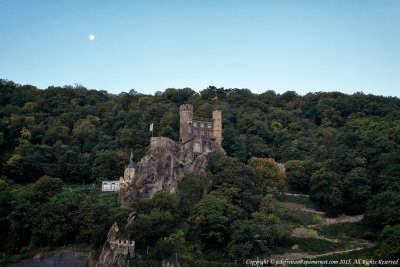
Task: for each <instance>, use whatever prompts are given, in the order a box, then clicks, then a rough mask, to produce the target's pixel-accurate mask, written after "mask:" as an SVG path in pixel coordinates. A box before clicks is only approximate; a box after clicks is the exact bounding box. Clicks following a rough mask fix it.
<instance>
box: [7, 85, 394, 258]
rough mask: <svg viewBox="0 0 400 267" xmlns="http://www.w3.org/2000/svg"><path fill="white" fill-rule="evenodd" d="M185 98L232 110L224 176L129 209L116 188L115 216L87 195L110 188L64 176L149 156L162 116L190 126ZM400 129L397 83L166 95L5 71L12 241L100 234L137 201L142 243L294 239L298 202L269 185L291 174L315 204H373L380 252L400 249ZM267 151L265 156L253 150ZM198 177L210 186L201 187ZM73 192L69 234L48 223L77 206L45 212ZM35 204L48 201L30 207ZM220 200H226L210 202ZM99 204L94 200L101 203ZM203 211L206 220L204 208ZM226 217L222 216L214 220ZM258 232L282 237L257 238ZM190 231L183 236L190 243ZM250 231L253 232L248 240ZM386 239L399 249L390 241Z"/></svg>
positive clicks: (163, 125)
mask: <svg viewBox="0 0 400 267" xmlns="http://www.w3.org/2000/svg"><path fill="white" fill-rule="evenodd" d="M184 103H189V104H192V105H193V106H194V110H195V115H197V116H200V117H211V114H210V113H211V111H212V110H214V109H219V110H221V111H222V114H223V115H222V118H223V143H222V146H223V148H224V149H225V151H226V152H227V155H228V156H227V157H226V156H221V155H220V156H218V155H215V156H214V157H213V158H212V159H211V162H210V163H209V169H210V177H211V178H212V183H211V184H206V183H205V182H202V180H201V179H200V181H198V180H196V179H191V178H187V179H186V182H185V183H186V184H185V183H183V184H182V185H181V186H182V190H181V191H180V193H179V194H178V195H177V196H168V195H167V196H165V195H162V194H161V195H158V196H157V197H158V198H159V199H160V198H161V199H164V200H163V201H157V199H156V200H151V201H150V202H149V203H147V202H141V201H138V202H135V204H134V206H133V207H131V208H128V209H127V210H124V209H122V208H120V209H119V210H117V211H116V212H113V211H112V210H115V208H116V206H115V204H112V203H111V202H110V201H109V200H107V199H105V200H101V201H98V203H103V204H102V205H103V209H104V210H107V209H110V213H107V214H108V215H107V216H108V217H102V216H103V215H104V214H103V215H102V214H101V212H99V210H101V207H97V206H96V207H94V206H87V203H88V202H90V204H91V205H96V204H94V203H93V202H95V201H94V199H97V198H99V196H96V195H91V194H87V195H85V196H79V197H78V196H74V197H73V196H71V195H70V194H72V193H69V192H64V191H63V190H62V188H61V185H62V182H64V184H81V183H82V182H84V183H85V184H88V183H92V182H94V181H97V182H100V181H101V180H104V179H107V180H109V179H116V178H118V177H119V176H120V175H121V174H122V172H123V168H124V166H125V165H126V164H127V163H128V162H129V155H128V152H129V150H130V149H131V148H133V153H134V157H135V160H136V161H139V159H140V158H141V157H142V156H143V155H144V153H145V151H146V148H147V147H148V145H149V138H150V136H151V133H150V132H149V125H150V124H151V123H154V136H166V137H169V138H171V139H173V140H178V135H179V106H180V105H181V104H184ZM399 143H400V100H399V99H398V98H394V97H381V96H373V95H365V94H362V93H356V94H353V95H346V94H342V93H338V92H332V93H309V94H307V95H305V96H300V95H297V94H296V93H295V92H293V91H288V92H286V93H284V94H276V93H275V92H274V91H267V92H265V93H262V94H253V93H252V92H251V91H250V90H247V89H224V88H216V87H212V86H210V87H209V88H207V89H204V90H202V91H201V92H200V93H196V92H195V91H193V90H192V89H190V88H184V89H172V88H170V89H166V90H165V91H164V92H157V93H156V94H155V95H143V94H140V93H137V92H136V91H134V90H132V91H131V92H129V93H121V94H119V95H112V94H108V93H107V92H105V91H96V90H88V89H86V88H84V87H81V86H76V87H71V86H66V87H62V88H61V87H49V88H47V89H45V90H40V89H37V88H35V87H34V86H30V85H24V86H21V85H17V84H15V83H13V82H11V81H6V80H0V150H1V155H0V168H1V169H0V171H1V176H2V179H1V181H0V182H1V184H0V185H1V186H0V206H1V207H0V213H1V222H0V224H1V225H2V227H1V229H2V230H1V238H0V240H2V241H1V242H0V250H9V251H17V250H19V249H21V248H22V247H28V246H29V245H32V246H43V245H47V244H53V245H58V244H64V243H70V242H74V241H75V242H88V243H92V244H94V245H99V244H100V243H101V241H102V240H104V238H105V235H104V234H98V233H104V232H105V231H106V230H105V229H107V227H109V226H110V224H111V223H112V222H111V221H112V220H114V219H115V220H117V219H118V218H122V217H124V216H127V214H128V212H129V211H131V210H133V209H135V210H137V211H138V212H139V213H140V212H141V214H142V216H139V218H138V221H136V222H135V223H134V224H133V226H132V227H131V229H129V231H128V232H127V234H128V235H129V233H131V234H132V236H135V237H136V238H137V240H138V241H137V242H138V243H137V244H138V251H139V252H140V251H141V249H144V248H145V247H146V246H149V245H151V246H153V247H157V246H158V248H159V250H158V251H162V250H163V249H165V250H167V249H166V248H167V247H169V245H168V244H169V243H168V242H178V241H177V240H180V241H179V242H184V241H182V237H185V238H190V240H191V242H192V243H190V245H191V247H190V246H189V247H190V249H191V251H186V252H185V253H187V254H188V255H189V256H188V257H189V258H190V257H192V258H193V257H197V256H198V257H200V256H199V255H203V256H204V255H208V256H207V257H208V258H210V259H212V258H213V257H217V256H218V255H225V256H226V257H232V258H234V257H249V256H252V255H260V254H262V253H271V252H272V251H273V250H274V249H276V248H277V247H279V246H280V244H282V242H287V240H288V235H287V234H285V233H286V232H285V231H286V230H285V229H284V228H279V227H278V226H279V225H280V223H279V221H280V220H283V217H284V216H283V215H281V217H279V216H278V215H277V214H279V212H278V211H277V210H276V209H277V207H276V206H275V205H274V204H273V203H275V202H276V200H275V199H273V196H271V195H269V194H270V193H274V194H275V193H276V192H277V191H276V190H272V189H274V188H275V189H279V190H284V189H283V188H284V187H286V189H288V190H290V191H294V192H301V193H306V194H309V195H310V199H311V200H312V201H313V203H314V205H316V206H317V207H318V208H320V209H321V210H323V211H325V212H327V214H328V215H330V216H334V215H337V214H340V213H346V214H362V213H365V218H364V223H365V225H366V227H367V228H368V230H366V232H367V234H366V236H367V237H368V238H370V239H372V240H378V241H379V242H378V244H379V247H378V248H377V250H376V251H378V252H376V253H378V254H380V255H381V257H391V256H392V255H394V254H390V253H397V252H399V251H400V245H399V244H398V241H396V239H394V238H395V237H396V236H399V235H400V228H399V223H400V210H399V207H400V205H399V204H400V179H399V176H400V147H399ZM253 157H256V158H259V159H258V160H252V161H249V159H251V158H253ZM265 158H274V159H275V161H277V162H282V163H286V177H280V176H279V173H278V172H277V171H276V170H275V169H274V167H273V166H274V163H273V161H271V160H266V159H265ZM263 159H264V160H263ZM43 176H45V177H44V178H43ZM41 177H42V178H41ZM51 177H57V178H59V179H60V180H57V179H55V180H54V179H53V178H51ZM39 178H41V179H40V180H39ZM52 179H53V180H52ZM184 181H185V180H184ZM46 182H48V183H50V184H52V185H54V186H53V187H50V188H53V194H52V195H44V196H43V194H44V192H46V190H45V188H46V187H45V186H41V184H46ZM26 183H29V185H27V186H20V185H18V184H26ZM31 183H34V184H31ZM57 184H58V186H57ZM204 187H207V188H206V189H207V190H204ZM193 188H198V189H199V190H198V191H199V192H203V191H204V192H207V194H206V195H204V196H203V195H202V194H200V195H196V194H193V192H192V193H190V192H191V190H193ZM42 191H43V192H42ZM40 192H42V193H43V194H41V193H40ZM73 194H77V195H79V193H76V192H74V193H73ZM257 194H263V195H265V197H264V198H263V199H262V200H261V201H258V202H257V201H255V200H254V197H252V196H254V195H257ZM85 198H86V199H85ZM62 203H64V204H63V205H65V207H64V206H63V207H64V208H65V209H66V210H68V211H69V212H70V213H68V212H65V213H64V214H69V216H71V217H70V219H74V218H75V222H76V225H74V224H72V225H70V227H69V228H68V229H69V232H68V233H65V232H63V231H62V229H60V232H59V235H57V236H50V237H49V236H47V235H46V227H52V225H53V224H54V225H56V224H59V223H60V222H59V221H57V220H61V221H64V220H66V221H68V219H66V218H61V217H62V214H58V215H57V216H56V215H54V214H52V215H51V216H50V215H46V216H47V217H49V216H50V218H53V219H54V220H55V221H45V220H43V217H41V216H45V215H44V214H42V215H40V214H41V212H45V211H47V212H48V211H49V210H57V209H58V208H59V207H58V206H57V205H61V204H62ZM71 203H72V204H71ZM85 203H86V204H85ZM107 203H108V204H107ZM110 203H111V204H110ZM271 203H272V204H271ZM30 205H31V206H30ZM51 205H55V206H51ZM85 205H86V206H85ZM135 205H136V206H135ZM56 206H57V207H58V208H55V207H56ZM30 207H35V208H37V210H36V212H37V213H36V212H34V213H32V214H31V215H29V216H28V215H27V213H26V212H28V211H30V212H32V209H31V208H30ZM44 207H46V208H44ZM50 207H53V209H51V208H50ZM209 207H213V210H215V213H213V214H210V213H209ZM85 210H91V211H92V212H91V213H90V214H91V216H92V217H90V218H88V217H87V216H89V215H88V213H85ZM274 214H275V215H276V216H275V217H273V218H272V217H268V216H267V215H274ZM18 216H22V217H23V216H25V217H28V218H26V220H27V221H28V222H29V223H27V224H24V225H18V222H19V221H20V220H21V218H22V217H18ZM30 216H31V217H30ZM60 216H61V217H60ZM65 216H67V215H65ZM77 216H78V217H77ZM79 216H81V217H79ZM97 216H99V218H100V217H101V218H102V219H101V220H99V223H100V224H101V226H99V227H97V228H96V227H94V228H91V227H89V225H90V221H96V219H97V218H98V217H97ZM193 216H195V217H194V218H197V217H198V218H200V219H199V221H198V222H196V219H194V221H190V218H192V217H193ZM282 216H283V217H282ZM77 218H80V219H77ZM161 218H162V220H161ZM166 218H167V220H168V221H163V220H165V219H166ZM202 218H208V221H207V220H205V221H202ZM56 219H57V220H56ZM85 220H87V223H88V225H87V226H86V227H82V226H81V225H80V224H79V222H80V221H81V222H82V221H85ZM118 220H120V219H118ZM187 220H189V223H187V224H185V223H183V222H182V221H187ZM215 221H218V224H216V225H213V224H212V222H215ZM160 223H161V224H162V226H163V227H161V225H159V224H160ZM153 224H154V225H153ZM151 225H153V227H156V226H157V225H158V227H156V228H152V227H150V226H151ZM146 227H150V228H146ZM213 227H215V228H213ZM259 227H261V228H259ZM263 227H264V228H263ZM274 227H275V228H274ZM146 229H147V230H146ZM151 229H158V230H157V231H156V232H153V231H152V230H151ZM177 229H178V230H177ZM263 229H264V230H263ZM265 229H269V230H268V231H267V230H265ZM179 230H180V231H182V232H179ZM96 233H97V234H96ZM239 233H242V234H239ZM245 233H251V234H248V235H246V234H245ZM138 235H139V236H141V235H142V236H141V237H138ZM180 235H183V236H180ZM254 236H258V237H260V238H259V239H261V240H268V242H267V241H266V242H265V243H262V242H261V243H260V242H256V241H255V240H253V239H254ZM163 238H167V239H168V238H170V239H168V240H169V241H168V240H167V239H163ZM5 240H8V241H5ZM160 240H161V241H160ZM162 240H164V241H165V242H164V241H162ZM174 240H175V241H174ZM193 240H198V242H194V243H193ZM285 240H286V241H285ZM397 240H398V239H397ZM163 242H164V243H163ZM185 242H186V241H185ZM396 242H397V243H396ZM179 244H181V243H179ZM185 244H186V243H182V244H181V245H182V249H183V248H184V247H186V248H188V246H186V245H185ZM218 244H220V245H218ZM221 244H222V246H221ZM243 244H248V246H249V247H248V248H247V250H246V249H245V248H244V247H242V245H243ZM385 246H386V247H390V248H391V250H389V251H390V252H383V251H385V250H384V249H382V248H384V247H385ZM393 247H394V249H395V250H394V251H395V252H393ZM221 248H222V250H221ZM396 249H397V250H396ZM213 251H214V252H215V251H217V252H218V253H217V252H215V253H217V254H216V255H217V256H216V255H214V256H213V253H214V252H213ZM243 251H249V252H248V254H245V255H244V254H241V253H243ZM196 253H197V254H196ZM224 253H225V254H224ZM251 253H253V254H251ZM257 253H258V254H257ZM371 253H375V252H371ZM385 253H386V254H385ZM388 253H389V254H388ZM166 254H167V253H165V255H166ZM160 255H161V254H160ZM163 255H164V254H163ZM193 255H197V256H193Z"/></svg>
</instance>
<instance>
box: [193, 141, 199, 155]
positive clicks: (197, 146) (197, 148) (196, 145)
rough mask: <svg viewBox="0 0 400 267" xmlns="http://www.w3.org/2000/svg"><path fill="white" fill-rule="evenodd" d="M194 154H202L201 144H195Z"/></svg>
mask: <svg viewBox="0 0 400 267" xmlns="http://www.w3.org/2000/svg"><path fill="white" fill-rule="evenodd" d="M193 152H197V153H200V144H199V143H194V144H193Z"/></svg>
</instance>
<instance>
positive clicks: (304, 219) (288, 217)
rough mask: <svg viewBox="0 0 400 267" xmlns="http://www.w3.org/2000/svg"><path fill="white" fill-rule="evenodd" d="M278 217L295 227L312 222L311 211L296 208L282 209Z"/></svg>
mask: <svg viewBox="0 0 400 267" xmlns="http://www.w3.org/2000/svg"><path fill="white" fill-rule="evenodd" d="M280 219H281V220H282V222H283V223H285V224H288V225H294V226H296V227H299V226H307V225H310V224H313V216H312V213H310V212H305V211H301V210H296V209H282V212H281V215H280Z"/></svg>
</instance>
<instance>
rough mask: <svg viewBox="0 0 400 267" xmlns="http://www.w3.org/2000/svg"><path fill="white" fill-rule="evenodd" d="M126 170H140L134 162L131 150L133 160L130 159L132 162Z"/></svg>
mask: <svg viewBox="0 0 400 267" xmlns="http://www.w3.org/2000/svg"><path fill="white" fill-rule="evenodd" d="M126 168H127V169H137V168H138V166H137V164H136V163H135V162H133V152H132V149H131V158H130V162H129V165H128V167H126Z"/></svg>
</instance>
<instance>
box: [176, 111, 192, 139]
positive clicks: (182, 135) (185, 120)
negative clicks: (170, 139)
mask: <svg viewBox="0 0 400 267" xmlns="http://www.w3.org/2000/svg"><path fill="white" fill-rule="evenodd" d="M179 117H180V127H179V141H180V142H182V143H185V142H186V141H187V140H189V139H190V138H191V137H192V130H191V127H190V124H191V123H192V120H193V106H192V105H189V104H183V105H181V106H180V107H179Z"/></svg>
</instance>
